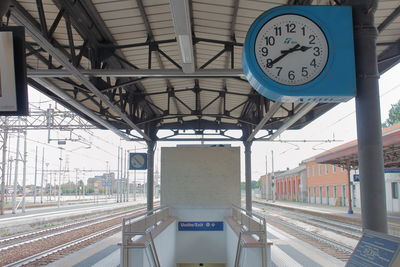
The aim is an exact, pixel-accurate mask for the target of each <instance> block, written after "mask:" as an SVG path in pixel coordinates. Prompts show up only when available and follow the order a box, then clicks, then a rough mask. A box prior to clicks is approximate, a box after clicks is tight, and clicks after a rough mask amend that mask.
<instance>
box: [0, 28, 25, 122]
mask: <svg viewBox="0 0 400 267" xmlns="http://www.w3.org/2000/svg"><path fill="white" fill-rule="evenodd" d="M26 67H27V65H26V58H25V28H24V27H21V26H15V27H0V116H27V115H29V106H28V90H27V76H26Z"/></svg>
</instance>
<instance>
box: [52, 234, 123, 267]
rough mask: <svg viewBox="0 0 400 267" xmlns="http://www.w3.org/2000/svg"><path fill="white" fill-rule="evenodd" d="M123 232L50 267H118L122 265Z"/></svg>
mask: <svg viewBox="0 0 400 267" xmlns="http://www.w3.org/2000/svg"><path fill="white" fill-rule="evenodd" d="M121 235H122V234H121V232H118V233H116V234H114V235H112V236H110V237H107V238H105V239H103V240H101V241H99V242H97V243H94V244H92V245H90V246H88V247H86V248H84V249H81V250H78V251H76V252H74V253H72V254H70V255H68V256H66V257H64V258H62V259H59V260H57V261H55V262H53V263H52V264H49V265H47V266H49V267H71V266H73V267H90V266H95V267H104V266H106V267H116V266H119V263H120V250H119V246H118V245H117V244H118V243H120V242H121Z"/></svg>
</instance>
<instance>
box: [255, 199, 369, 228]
mask: <svg viewBox="0 0 400 267" xmlns="http://www.w3.org/2000/svg"><path fill="white" fill-rule="evenodd" d="M255 203H256V204H259V205H261V206H267V207H269V208H272V209H277V210H279V209H284V210H285V211H287V212H289V213H293V214H296V215H301V216H303V217H309V218H311V219H313V220H318V221H321V222H324V223H328V224H333V225H336V226H339V227H345V228H349V229H352V230H354V231H356V232H362V227H360V226H357V225H353V224H349V223H345V222H339V221H334V220H328V219H325V218H323V217H319V216H315V215H311V214H308V213H303V212H300V211H295V210H289V209H285V208H284V207H282V208H281V207H276V206H271V205H268V204H263V203H261V202H255Z"/></svg>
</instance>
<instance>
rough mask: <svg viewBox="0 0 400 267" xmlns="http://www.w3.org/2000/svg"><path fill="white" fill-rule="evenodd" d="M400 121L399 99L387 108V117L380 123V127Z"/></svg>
mask: <svg viewBox="0 0 400 267" xmlns="http://www.w3.org/2000/svg"><path fill="white" fill-rule="evenodd" d="M399 122H400V100H399V102H397V103H396V104H393V105H392V107H391V108H390V110H389V118H388V119H387V120H386V121H385V122H384V123H383V124H382V127H384V128H386V127H389V126H391V125H393V124H396V123H399Z"/></svg>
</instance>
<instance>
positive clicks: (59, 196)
mask: <svg viewBox="0 0 400 267" xmlns="http://www.w3.org/2000/svg"><path fill="white" fill-rule="evenodd" d="M59 149H60V158H59V160H60V168H59V172H60V173H59V175H58V205H57V206H58V207H60V206H61V171H62V148H61V147H59Z"/></svg>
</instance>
